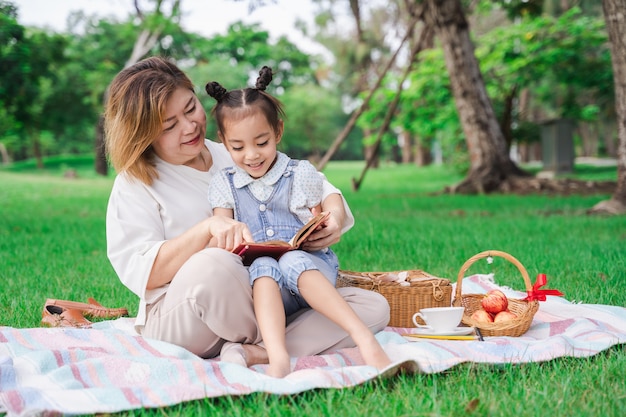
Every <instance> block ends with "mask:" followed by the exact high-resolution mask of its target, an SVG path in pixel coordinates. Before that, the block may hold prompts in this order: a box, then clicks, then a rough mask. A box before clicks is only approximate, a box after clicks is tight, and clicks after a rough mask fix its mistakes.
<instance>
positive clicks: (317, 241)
mask: <svg viewBox="0 0 626 417" xmlns="http://www.w3.org/2000/svg"><path fill="white" fill-rule="evenodd" d="M311 212H312V213H313V216H315V215H317V214H319V213H320V209H319V208H317V207H315V208H313V209H312V210H311ZM340 239H341V226H340V225H339V223H338V222H337V219H336V218H335V216H334V215H333V212H331V213H330V216H329V217H328V219H327V220H326V221H325V222H324V223H322V226H321V227H319V228H318V229H317V230H316V231H314V232H313V233H311V235H309V237H308V239H307V240H306V241H305V242H304V243H303V244H302V249H304V250H306V251H311V252H313V251H316V250H320V249H324V248H327V247H329V246H331V245H334V244H335V243H337V242H339V240H340Z"/></svg>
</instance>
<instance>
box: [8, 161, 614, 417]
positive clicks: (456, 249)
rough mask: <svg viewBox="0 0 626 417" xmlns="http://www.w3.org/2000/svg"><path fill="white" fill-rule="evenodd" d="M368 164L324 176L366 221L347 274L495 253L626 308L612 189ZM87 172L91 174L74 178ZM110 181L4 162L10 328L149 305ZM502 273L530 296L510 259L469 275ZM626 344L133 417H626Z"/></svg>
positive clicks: (602, 175)
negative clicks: (133, 282) (484, 184)
mask: <svg viewBox="0 0 626 417" xmlns="http://www.w3.org/2000/svg"><path fill="white" fill-rule="evenodd" d="M362 167H363V164H362V163H359V162H333V163H331V164H329V166H328V167H327V169H326V170H325V173H326V175H327V176H328V178H329V179H330V180H331V182H333V183H334V184H336V185H337V186H339V187H340V188H341V189H342V190H343V192H344V195H345V197H346V199H347V201H348V202H349V204H350V206H351V208H352V211H353V213H354V215H355V217H356V225H355V226H354V228H353V229H352V230H351V231H350V232H348V233H347V234H346V235H344V237H343V239H342V240H341V242H340V243H338V244H337V245H335V247H334V249H335V250H336V252H337V254H338V256H339V259H340V263H341V267H342V268H343V269H350V270H361V271H375V270H376V271H381V270H391V269H393V270H395V269H407V268H416V269H424V270H426V271H428V272H431V273H433V274H435V275H439V276H443V277H448V278H451V279H452V280H454V281H455V280H456V278H457V274H458V271H459V268H460V267H461V265H462V264H463V263H464V261H465V260H466V259H468V258H469V257H471V256H472V255H474V254H476V253H478V252H482V251H484V250H487V249H498V250H502V251H505V252H508V253H510V254H512V255H513V256H515V257H516V258H517V259H519V260H520V261H521V262H522V264H523V265H524V266H525V267H526V269H527V270H528V272H529V274H530V276H531V278H533V279H534V277H535V276H536V274H537V273H540V272H543V273H546V274H547V276H548V286H549V287H550V288H558V289H559V290H561V291H562V292H564V293H565V297H566V298H567V299H569V300H575V301H580V302H584V303H597V304H611V305H619V306H626V291H625V290H626V217H624V216H621V217H600V216H597V217H596V216H589V215H587V214H586V210H587V209H589V208H590V207H592V206H593V205H594V204H595V203H597V202H598V201H600V200H602V199H606V198H608V197H609V196H607V195H594V196H568V197H557V196H550V195H533V196H523V197H522V196H515V195H486V196H485V195H482V196H462V195H445V194H441V193H438V191H440V190H441V189H442V188H443V187H444V186H446V185H451V184H453V183H455V182H456V181H458V180H459V179H461V176H459V175H458V174H457V173H455V172H453V171H450V170H447V169H446V168H444V167H427V168H416V167H414V166H398V165H394V164H383V165H382V166H381V168H379V169H376V170H370V171H368V173H367V175H366V177H365V180H364V182H363V184H362V185H361V189H360V190H359V191H357V192H355V191H353V190H352V189H351V179H352V178H353V177H358V176H359V175H360V172H361V169H362ZM70 168H75V169H76V170H77V173H78V178H64V177H63V172H65V171H66V170H67V169H70ZM574 176H577V177H579V178H585V179H603V180H604V179H613V180H614V179H615V176H616V172H615V168H614V167H612V168H611V167H609V168H606V167H591V166H577V168H576V172H575V173H574ZM111 185H112V179H111V178H98V177H96V176H94V175H93V174H92V173H91V171H90V169H89V164H84V163H83V162H81V164H79V165H77V166H74V165H72V162H71V161H66V162H63V163H56V164H55V165H54V166H53V168H51V169H48V170H47V171H46V172H45V173H37V172H35V171H34V170H32V169H29V168H28V167H23V166H22V167H19V166H18V167H13V168H12V169H10V170H7V169H3V170H0V207H1V214H2V215H1V216H0V280H1V281H2V283H3V285H2V292H1V293H0V325H6V326H15V327H33V326H38V325H39V319H40V313H41V308H42V306H43V303H44V301H45V299H46V298H48V297H51V298H61V299H71V300H84V299H86V298H87V297H88V296H94V297H95V298H96V299H98V300H99V301H100V302H102V303H103V304H104V305H109V306H111V307H118V306H125V307H128V308H129V310H130V312H131V314H135V313H136V307H137V306H136V304H137V302H136V299H135V297H134V295H133V294H132V293H130V292H129V291H128V290H127V289H126V288H125V287H123V286H122V285H121V284H120V282H119V281H118V280H117V277H116V275H115V273H114V272H113V270H112V268H111V266H110V265H109V263H108V261H107V258H106V248H105V235H104V216H105V210H106V203H107V198H108V193H109V191H110V188H111ZM474 272H476V273H480V272H494V273H495V274H496V281H497V282H498V283H499V284H503V285H508V286H511V287H513V288H515V289H520V290H523V289H524V288H523V281H522V279H521V276H520V274H519V272H518V271H517V270H516V268H515V267H514V266H512V265H510V264H508V263H507V262H506V261H505V260H501V262H498V261H496V262H494V264H492V265H488V264H487V263H486V262H477V263H476V264H474V265H473V266H472V267H471V268H470V270H469V271H468V273H474ZM625 369H626V353H625V352H624V349H623V346H617V347H614V348H611V349H609V350H607V351H605V352H603V353H601V354H599V355H596V356H594V357H590V358H583V359H577V358H561V359H558V360H554V361H551V362H545V363H537V364H526V365H516V366H513V365H505V366H488V365H477V364H466V365H462V366H457V367H454V368H452V369H450V370H449V371H448V372H445V373H441V374H435V375H400V376H398V377H397V378H394V379H391V380H379V381H373V382H370V383H367V384H363V385H361V386H357V387H354V388H350V389H343V390H315V391H310V392H305V393H302V394H300V395H293V396H276V395H267V394H252V395H247V396H242V397H222V398H216V399H206V400H201V401H193V402H190V403H186V404H181V405H178V406H174V407H169V408H166V409H163V410H140V411H133V412H128V413H122V414H120V415H185V416H196V415H212V416H248V415H269V416H292V415H300V416H333V417H337V416H359V417H361V416H370V415H385V416H458V415H477V416H511V415H516V416H520V417H521V416H545V415H553V416H560V415H568V416H623V415H626V372H625V371H624V370H625Z"/></svg>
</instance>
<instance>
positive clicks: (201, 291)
mask: <svg viewBox="0 0 626 417" xmlns="http://www.w3.org/2000/svg"><path fill="white" fill-rule="evenodd" d="M338 291H339V293H340V294H341V295H342V296H343V298H344V299H345V300H346V301H347V302H348V304H349V305H350V306H351V307H352V309H353V310H354V311H355V312H356V314H357V315H358V316H359V317H360V318H361V320H363V322H364V323H365V324H366V325H367V326H368V327H369V328H370V329H371V331H372V332H374V333H376V332H378V331H380V330H382V329H384V328H385V326H386V325H387V324H388V323H389V304H388V303H387V300H386V299H385V298H384V297H383V296H382V295H380V294H378V293H376V292H372V291H366V290H362V289H360V288H339V289H338ZM285 332H286V333H285V334H286V342H287V350H288V352H289V354H290V355H291V356H293V357H297V356H305V355H315V354H320V353H326V352H330V351H333V350H336V349H340V348H344V347H354V346H355V344H354V342H353V341H352V339H351V338H350V337H349V336H348V335H347V333H346V332H345V331H344V330H343V329H341V328H340V327H339V326H337V325H336V324H334V323H333V322H332V321H330V320H329V319H327V318H326V317H324V316H322V315H321V314H319V313H318V312H316V311H314V310H312V309H303V310H300V311H298V312H297V313H295V314H293V315H291V316H289V317H288V318H287V328H286V330H285ZM142 334H143V335H144V336H146V337H149V338H153V339H158V340H163V341H167V342H170V343H174V344H176V345H179V346H182V347H184V348H186V349H187V350H189V351H191V352H193V353H195V354H196V355H198V356H201V357H203V358H212V357H215V356H218V355H219V353H220V349H221V348H222V345H223V344H224V342H227V341H230V342H239V343H253V344H261V345H262V340H261V333H260V331H259V327H258V325H257V323H256V318H255V315H254V308H253V303H252V288H251V286H250V284H249V278H248V270H247V269H246V268H245V267H244V266H243V265H242V263H241V260H240V259H239V257H238V256H236V255H234V254H232V253H229V252H226V251H224V250H222V249H215V248H210V249H205V250H203V251H201V252H198V253H197V254H195V255H193V256H192V257H191V258H189V260H188V261H187V262H186V263H185V264H184V265H183V266H182V268H181V269H180V270H179V271H178V273H177V274H176V275H175V276H174V279H173V280H172V282H171V284H170V287H169V289H168V291H167V293H166V294H165V295H164V296H163V297H161V298H160V299H159V300H157V301H156V302H155V303H153V304H151V305H149V306H148V314H147V321H146V326H145V327H144V329H143V331H142Z"/></svg>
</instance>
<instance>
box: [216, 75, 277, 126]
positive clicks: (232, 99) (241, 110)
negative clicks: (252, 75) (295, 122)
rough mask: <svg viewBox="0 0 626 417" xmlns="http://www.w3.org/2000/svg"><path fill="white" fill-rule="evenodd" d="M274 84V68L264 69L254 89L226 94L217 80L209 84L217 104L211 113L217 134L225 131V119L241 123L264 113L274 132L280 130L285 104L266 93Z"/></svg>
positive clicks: (232, 91)
mask: <svg viewBox="0 0 626 417" xmlns="http://www.w3.org/2000/svg"><path fill="white" fill-rule="evenodd" d="M271 81H272V69H271V68H270V67H267V66H265V67H263V68H261V71H259V77H258V78H257V80H256V85H255V87H254V88H244V89H239V90H230V91H227V90H226V89H225V88H224V87H222V86H221V85H220V84H219V83H217V82H216V81H212V82H209V83H207V85H206V87H205V89H206V92H207V93H208V94H209V95H210V96H211V97H213V98H214V99H215V100H216V101H217V104H216V105H215V106H214V107H213V109H212V110H211V115H213V116H214V117H215V121H216V123H217V131H218V133H221V134H223V132H224V119H225V118H226V117H228V118H231V119H232V118H234V119H236V120H241V119H244V118H246V117H249V116H251V115H253V114H255V113H256V112H257V111H261V112H262V113H263V114H264V115H265V118H266V119H267V122H268V123H269V125H270V127H271V128H272V129H273V130H274V132H275V133H276V132H279V131H280V121H281V119H284V117H285V113H284V111H283V104H282V103H281V102H280V100H278V99H277V98H276V97H274V96H272V95H270V94H268V93H266V92H265V89H266V88H267V86H268V85H269V84H270V82H271Z"/></svg>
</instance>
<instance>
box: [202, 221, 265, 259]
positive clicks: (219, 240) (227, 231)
mask: <svg viewBox="0 0 626 417" xmlns="http://www.w3.org/2000/svg"><path fill="white" fill-rule="evenodd" d="M209 234H210V235H211V243H210V246H215V247H218V248H222V249H226V250H227V251H231V250H233V249H234V248H236V247H237V246H239V244H241V243H242V242H244V241H246V242H253V241H254V239H253V238H252V233H250V229H248V226H246V224H245V223H241V222H238V221H237V220H233V219H232V218H230V217H227V216H221V215H213V216H211V217H210V219H209Z"/></svg>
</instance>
